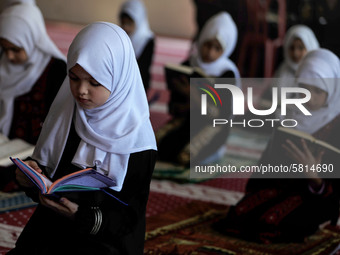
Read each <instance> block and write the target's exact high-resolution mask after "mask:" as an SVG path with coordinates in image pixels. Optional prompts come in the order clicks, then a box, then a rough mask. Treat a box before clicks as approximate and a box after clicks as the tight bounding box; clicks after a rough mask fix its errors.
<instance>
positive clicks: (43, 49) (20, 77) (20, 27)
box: [0, 4, 65, 135]
mask: <svg viewBox="0 0 340 255" xmlns="http://www.w3.org/2000/svg"><path fill="white" fill-rule="evenodd" d="M0 38H4V39H6V40H8V41H9V42H11V43H13V44H15V45H16V46H18V47H20V48H24V50H25V51H26V54H27V56H28V60H27V62H26V63H24V64H12V63H11V62H10V61H9V60H8V59H7V56H6V54H4V53H3V54H2V55H1V58H0V133H3V134H4V135H8V134H9V131H10V126H11V123H12V117H13V110H14V109H13V108H14V99H15V98H16V97H18V96H20V95H23V94H26V93H27V92H29V91H30V90H31V89H32V87H33V85H34V84H35V82H36V81H37V80H38V79H39V77H40V75H41V74H42V73H43V71H44V70H45V67H46V65H47V64H48V63H49V61H50V59H51V57H55V58H59V59H65V57H64V55H63V54H62V53H61V52H60V51H59V49H58V48H57V47H56V45H55V44H54V43H53V42H52V41H51V39H50V37H49V36H48V35H47V32H46V28H45V23H44V19H43V16H42V14H41V12H40V10H39V9H38V7H37V6H35V5H32V4H19V5H14V6H11V7H8V8H6V9H5V10H4V11H3V12H2V13H1V14H0Z"/></svg>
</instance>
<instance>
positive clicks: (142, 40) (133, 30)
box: [119, 0, 155, 91]
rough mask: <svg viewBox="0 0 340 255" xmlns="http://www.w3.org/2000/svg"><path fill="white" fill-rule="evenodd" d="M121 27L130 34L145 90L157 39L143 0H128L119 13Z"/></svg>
mask: <svg viewBox="0 0 340 255" xmlns="http://www.w3.org/2000/svg"><path fill="white" fill-rule="evenodd" d="M119 19H120V23H121V27H122V28H123V29H124V30H125V32H126V33H127V34H128V35H129V37H130V39H131V42H132V46H133V49H134V51H135V54H136V58H137V62H138V66H139V69H140V72H141V75H142V79H143V83H144V88H145V91H147V90H148V88H149V83H150V72H149V69H150V66H151V63H152V58H153V52H154V46H155V40H154V33H153V32H152V31H151V29H150V26H149V21H148V15H147V10H146V8H145V6H144V3H143V2H142V0H127V1H126V2H124V3H123V5H122V6H121V9H120V13H119Z"/></svg>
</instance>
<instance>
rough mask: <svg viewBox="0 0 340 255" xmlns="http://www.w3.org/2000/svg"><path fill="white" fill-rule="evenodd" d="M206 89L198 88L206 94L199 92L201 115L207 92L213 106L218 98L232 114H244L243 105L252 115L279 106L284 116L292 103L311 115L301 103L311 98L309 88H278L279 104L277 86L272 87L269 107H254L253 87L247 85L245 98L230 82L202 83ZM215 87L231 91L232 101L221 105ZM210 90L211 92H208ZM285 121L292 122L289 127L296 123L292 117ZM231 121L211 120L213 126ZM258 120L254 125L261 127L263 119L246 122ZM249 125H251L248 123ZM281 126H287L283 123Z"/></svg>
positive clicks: (221, 91)
mask: <svg viewBox="0 0 340 255" xmlns="http://www.w3.org/2000/svg"><path fill="white" fill-rule="evenodd" d="M204 85H205V86H206V87H207V88H208V89H209V90H208V89H205V88H200V90H202V91H204V92H205V93H206V94H201V115H207V107H208V106H207V94H208V95H209V96H210V98H211V99H212V100H213V102H214V104H215V106H217V102H216V99H215V97H214V95H215V96H216V98H217V99H218V100H219V102H220V105H221V107H232V113H233V115H234V116H236V115H244V114H245V106H246V105H247V107H248V110H249V111H250V112H251V113H253V114H254V115H257V116H267V115H271V114H273V113H275V111H276V110H277V109H278V107H280V111H281V115H282V116H286V115H287V106H288V105H292V107H296V108H297V109H299V110H300V111H301V112H302V113H303V114H304V115H306V116H310V115H312V114H311V113H310V112H309V111H308V110H307V109H306V107H305V106H304V105H303V104H304V103H307V102H308V101H309V100H310V98H311V93H310V92H309V90H307V89H305V88H300V87H282V88H280V95H281V97H280V104H278V101H279V99H278V88H276V87H273V88H272V105H271V107H270V108H269V109H256V108H255V106H254V93H253V88H252V87H248V88H247V97H246V99H247V100H246V99H245V96H244V93H243V91H242V90H241V89H240V88H239V87H237V86H235V85H231V84H215V85H214V88H213V87H212V86H209V85H207V84H204ZM216 89H219V92H220V94H221V93H231V95H232V103H229V104H228V102H226V103H225V104H224V106H223V105H222V101H221V97H220V96H219V94H218V93H217V91H216ZM210 91H212V93H211V92H210ZM290 94H295V95H298V96H297V97H294V98H289V96H288V95H290ZM266 120H267V121H270V122H271V123H272V126H274V122H275V121H280V120H279V119H266ZM287 121H290V122H293V123H294V124H293V125H290V126H289V127H295V126H296V125H297V124H298V123H297V121H296V120H293V119H289V120H288V119H286V120H283V121H281V124H282V123H285V122H287ZM229 122H232V120H227V119H214V121H213V126H214V127H215V126H216V125H218V124H226V123H229ZM245 122H246V121H245V120H244V121H243V122H238V124H239V123H243V124H244V125H245ZM254 122H258V123H260V124H258V125H256V126H254V127H261V126H263V125H264V122H263V120H260V119H252V120H248V123H254ZM249 126H252V125H251V124H249ZM283 126H287V125H284V124H283Z"/></svg>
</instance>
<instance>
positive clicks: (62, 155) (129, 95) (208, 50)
mask: <svg viewBox="0 0 340 255" xmlns="http://www.w3.org/2000/svg"><path fill="white" fill-rule="evenodd" d="M13 2H15V4H14V5H13V6H9V7H6V8H5V9H4V10H2V11H1V14H0V46H1V56H0V57H1V58H0V62H1V64H0V90H1V93H0V106H1V108H0V132H1V133H2V134H4V135H6V136H8V137H9V138H14V137H19V138H22V139H24V140H26V141H28V142H30V143H32V144H36V148H35V151H34V153H33V156H32V158H31V160H29V161H27V163H28V164H29V165H30V166H31V167H33V168H34V169H36V170H37V171H40V172H42V173H44V174H45V175H47V176H48V177H50V178H52V179H54V180H55V179H58V178H60V177H62V176H64V175H66V174H69V173H70V172H73V171H76V170H79V169H82V168H86V167H93V168H95V169H96V170H97V171H100V172H101V173H103V174H105V175H107V176H109V177H110V178H112V179H114V180H115V181H116V183H117V185H116V186H114V187H111V188H110V191H108V192H111V193H112V194H114V195H115V196H116V197H117V198H118V199H119V201H124V202H125V203H126V204H128V206H125V203H124V204H122V203H119V202H117V201H118V200H117V201H115V202H112V201H108V199H107V198H101V199H100V200H99V205H96V206H94V205H93V204H91V202H89V204H88V205H85V206H84V205H79V204H77V203H76V202H75V201H70V200H68V199H67V198H62V199H60V200H59V201H58V202H56V201H52V200H50V199H48V198H46V197H43V196H41V195H39V194H38V193H37V192H35V191H34V190H33V187H32V186H31V184H30V182H29V181H28V180H27V179H26V177H25V176H23V175H22V174H21V173H20V172H18V171H17V172H16V178H17V181H18V183H19V184H20V186H21V187H22V188H23V189H24V190H25V191H26V192H27V194H28V195H29V196H31V197H32V198H33V199H34V200H35V201H38V202H39V206H38V208H37V209H36V211H35V213H34V215H33V216H32V218H31V219H30V221H29V223H28V224H27V226H26V227H25V229H24V231H23V232H22V235H21V236H20V238H19V239H18V242H17V244H16V248H15V249H13V250H12V251H11V252H10V254H25V253H26V254H27V253H29V254H60V253H62V252H63V251H65V249H68V250H72V252H73V254H75V253H79V252H82V254H93V253H100V254H142V250H143V242H144V232H145V210H146V203H147V199H148V193H149V184H150V180H151V175H152V171H153V168H154V164H155V160H156V152H155V151H156V149H157V147H158V159H159V160H162V161H169V162H172V163H175V164H179V165H183V166H186V167H187V166H189V165H190V160H192V161H194V162H200V163H210V162H215V161H216V160H218V159H220V158H221V157H223V155H224V153H225V142H226V140H227V139H228V134H229V131H230V129H229V128H220V129H218V128H217V129H216V130H215V131H214V132H212V133H208V135H207V133H206V129H205V127H207V126H209V125H210V122H208V121H207V122H202V123H201V125H199V127H198V128H196V129H193V130H191V132H193V133H191V134H190V100H189V97H190V84H189V82H188V81H186V80H183V79H178V80H177V84H178V86H177V88H178V90H179V91H178V93H181V94H182V96H183V97H184V98H187V101H186V102H184V103H183V102H182V103H177V102H174V101H172V100H171V99H172V98H171V99H170V103H169V112H170V114H171V115H172V116H173V118H172V119H171V120H170V121H169V123H167V124H166V125H164V126H163V127H162V128H161V129H160V130H159V131H158V132H157V134H156V138H157V140H156V139H155V135H154V133H153V130H152V126H151V123H150V120H149V108H148V104H147V98H146V93H145V91H146V90H147V89H148V87H149V81H150V74H149V67H150V66H149V65H150V63H151V62H152V53H153V48H154V35H153V33H152V32H151V30H150V28H149V25H148V22H147V15H146V10H145V7H144V6H143V4H142V3H141V2H140V1H139V0H130V1H127V2H126V3H124V4H123V6H122V9H121V12H120V16H119V17H120V20H121V27H122V28H124V30H125V31H126V32H124V30H123V29H122V28H120V27H119V26H117V25H114V24H112V23H105V22H97V23H93V24H90V25H88V26H86V27H85V28H84V29H83V30H81V31H80V32H79V33H78V35H77V36H76V38H75V39H74V40H73V42H72V44H71V46H70V49H69V53H68V57H67V60H66V59H65V57H64V56H63V54H61V53H60V51H59V50H58V49H57V47H56V46H55V45H54V43H53V42H52V41H51V39H50V38H49V37H48V35H47V33H46V29H45V24H44V20H43V17H42V15H41V13H40V11H39V9H38V7H37V6H36V5H35V4H34V2H30V3H18V2H20V1H15V0H13ZM237 37H238V32H237V26H236V24H235V23H234V21H233V19H232V18H231V16H230V15H229V14H228V13H227V12H221V13H218V14H216V15H214V16H213V17H211V18H210V19H209V20H208V21H207V22H206V24H205V26H204V27H203V28H202V31H201V32H200V34H199V36H198V38H197V41H196V42H195V46H194V49H193V51H192V53H191V55H190V56H189V58H188V60H187V61H185V62H184V63H182V64H183V65H188V66H192V67H199V68H200V69H201V70H203V72H204V73H205V74H206V75H207V76H210V77H213V78H230V79H232V80H233V82H234V85H235V86H237V87H239V88H242V85H241V79H240V74H239V72H238V69H237V67H236V65H235V64H234V63H233V62H232V61H231V60H230V59H229V57H230V55H231V54H232V52H233V51H234V49H235V46H236V44H237ZM284 55H285V60H284V63H283V64H282V65H281V66H280V67H279V69H278V71H277V72H276V74H275V77H279V78H286V77H293V78H294V80H295V81H296V83H295V84H296V86H300V87H303V88H306V89H308V90H309V91H310V93H311V99H310V100H309V101H308V102H307V103H306V104H305V107H306V108H307V109H308V110H309V111H310V112H311V113H312V115H311V116H305V115H302V114H301V112H299V111H294V109H292V110H291V109H288V112H287V116H288V117H290V118H294V119H296V120H298V123H299V125H298V126H296V127H295V128H296V129H298V130H301V131H304V132H307V133H309V134H312V135H314V136H316V137H318V138H320V139H322V140H325V141H328V142H329V143H331V144H333V145H334V146H337V147H340V139H339V136H338V135H337V129H338V128H339V125H340V121H339V120H340V117H339V113H340V105H339V104H340V100H339V98H340V82H339V78H340V77H339V75H340V64H339V59H338V57H337V56H335V55H334V54H333V53H332V52H330V51H329V50H326V49H319V45H318V42H317V40H316V38H315V36H314V34H313V32H312V31H311V30H310V29H309V28H307V27H305V26H302V25H299V26H295V27H292V28H290V30H289V31H288V32H287V36H286V39H285V45H284ZM108 63H109V65H108ZM108 66H110V67H113V68H114V70H113V69H111V68H108ZM66 75H68V76H67V77H66V79H65V76H66ZM311 78H315V79H311ZM58 91H59V93H58ZM224 96H225V97H226V98H222V99H223V102H225V104H227V106H226V105H224V107H223V109H222V108H221V109H220V111H223V113H222V114H223V116H225V118H233V117H234V116H233V114H232V100H231V98H230V95H228V94H225V95H224ZM52 102H53V104H52ZM215 114H220V113H216V112H208V119H209V118H214V116H215ZM43 122H44V125H43V126H42V123H43ZM57 136H58V139H56V137H57ZM271 142H272V141H270V142H269V145H268V148H269V146H270V143H271ZM156 143H157V145H156ZM190 143H191V144H192V145H197V148H190ZM301 145H302V146H298V145H297V144H294V143H293V142H292V141H289V140H288V141H286V142H285V143H284V144H283V145H282V146H283V147H284V148H285V150H286V153H287V155H282V159H281V160H282V162H284V161H285V160H287V159H289V160H291V161H294V162H296V163H301V164H304V165H309V166H311V165H315V164H319V163H323V162H332V163H333V164H334V165H335V166H337V159H336V158H333V157H331V156H329V155H328V154H327V152H324V151H320V152H318V153H317V154H315V153H314V154H313V153H312V152H311V150H310V149H309V147H308V145H307V144H306V143H305V142H304V141H301ZM207 148H209V149H208V150H207ZM193 152H195V153H193ZM268 155H269V149H267V150H265V152H264V153H263V155H262V158H261V162H263V163H268V162H269V163H270V162H271V157H270V156H268ZM339 187H340V186H339V183H338V179H325V178H322V177H320V176H319V175H318V174H317V173H311V172H309V173H305V178H300V179H280V180H278V179H275V178H274V179H265V180H264V179H263V180H262V179H257V178H250V180H249V181H248V184H247V189H246V195H245V197H244V198H243V199H242V200H241V201H240V202H239V203H238V204H237V205H235V206H233V207H232V208H231V210H230V211H229V212H228V214H227V215H226V217H225V218H223V219H222V220H221V221H219V222H218V223H217V224H216V225H215V227H216V230H218V231H221V232H222V233H226V234H228V235H235V236H238V237H242V238H246V239H250V240H256V241H260V242H282V241H283V242H287V241H301V240H303V238H304V237H306V236H308V235H310V234H312V233H314V232H315V231H316V230H317V229H318V226H319V224H321V223H323V222H326V221H328V220H332V222H334V221H336V219H337V217H338V213H339V196H340V193H339ZM89 201H90V200H89ZM97 202H98V201H97ZM311 212H312V213H311ZM47 221H49V222H50V223H51V221H52V222H53V228H54V229H55V231H54V234H53V237H51V236H49V235H43V236H42V235H41V233H42V232H44V229H45V225H46V222H47ZM36 236H39V240H40V243H41V244H43V245H39V246H36V245H34V239H35V238H36ZM51 239H53V240H58V241H57V242H56V243H58V247H54V246H50V245H49V240H51ZM32 244H33V245H32ZM80 247H81V250H79V249H80Z"/></svg>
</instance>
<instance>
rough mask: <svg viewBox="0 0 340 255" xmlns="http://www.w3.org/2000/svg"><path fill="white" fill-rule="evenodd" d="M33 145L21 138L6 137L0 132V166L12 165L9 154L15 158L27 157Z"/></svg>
mask: <svg viewBox="0 0 340 255" xmlns="http://www.w3.org/2000/svg"><path fill="white" fill-rule="evenodd" d="M33 150H34V145H32V144H30V143H27V142H25V141H24V140H22V139H18V138H16V139H12V140H10V139H8V138H7V137H6V136H4V135H2V134H0V166H2V167H8V166H10V165H12V164H13V163H12V161H11V160H10V159H9V157H10V156H12V157H15V158H27V157H30V156H31V155H32V153H33Z"/></svg>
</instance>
